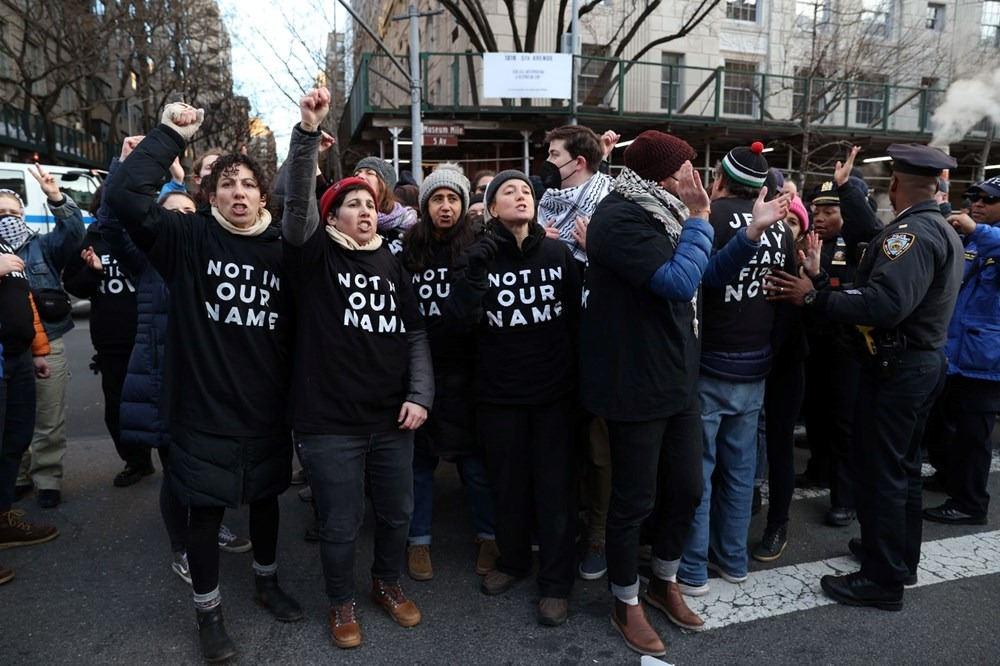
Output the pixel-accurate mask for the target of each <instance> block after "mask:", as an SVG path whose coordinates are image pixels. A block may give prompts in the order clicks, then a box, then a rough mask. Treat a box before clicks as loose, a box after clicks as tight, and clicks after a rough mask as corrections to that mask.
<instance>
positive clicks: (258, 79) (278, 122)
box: [219, 0, 350, 161]
mask: <svg viewBox="0 0 1000 666" xmlns="http://www.w3.org/2000/svg"><path fill="white" fill-rule="evenodd" d="M219 7H220V8H221V10H222V16H223V19H224V20H225V22H226V27H227V28H228V30H229V36H230V39H231V40H232V49H233V79H234V81H235V85H236V92H237V94H240V95H245V96H246V97H248V98H249V99H250V104H251V105H252V107H253V113H256V114H259V115H260V116H261V118H263V120H264V122H265V123H266V124H267V125H268V126H269V127H270V128H271V131H272V132H274V137H275V140H276V141H277V144H278V159H279V161H280V160H281V159H284V155H285V153H286V151H287V149H288V139H289V136H290V135H291V131H292V127H293V126H294V125H295V123H296V122H298V119H299V111H298V99H299V97H301V95H302V88H305V89H309V88H312V87H313V81H314V79H315V76H316V74H317V72H318V71H320V70H321V68H322V54H323V53H324V51H325V49H326V37H327V33H328V32H331V31H333V30H344V29H345V28H346V27H347V25H348V23H347V21H348V20H349V19H350V17H349V15H348V14H347V12H345V11H344V9H343V7H341V6H340V5H339V4H338V3H337V2H336V0H284V1H283V2H280V3H278V2H268V1H266V0H219ZM317 58H319V60H317ZM289 96H290V97H291V99H289Z"/></svg>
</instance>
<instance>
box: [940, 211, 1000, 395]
mask: <svg viewBox="0 0 1000 666" xmlns="http://www.w3.org/2000/svg"><path fill="white" fill-rule="evenodd" d="M995 224H996V223H994V225H995ZM994 225H989V224H977V225H976V229H975V231H973V232H972V233H971V234H969V235H968V236H966V237H965V239H964V241H965V243H964V244H965V273H964V276H963V279H962V288H961V290H960V291H959V292H958V301H957V302H956V303H955V312H954V313H953V314H952V317H951V322H950V323H949V324H948V342H947V344H946V346H945V354H946V355H947V356H948V374H949V375H962V376H963V377H970V378H973V379H985V380H989V381H994V382H995V381H1000V265H998V264H997V261H998V260H1000V228H998V227H997V226H994Z"/></svg>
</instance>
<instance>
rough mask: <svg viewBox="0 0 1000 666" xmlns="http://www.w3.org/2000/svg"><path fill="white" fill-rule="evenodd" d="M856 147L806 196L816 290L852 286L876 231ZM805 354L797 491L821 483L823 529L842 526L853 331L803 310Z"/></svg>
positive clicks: (849, 480) (850, 495) (848, 511)
mask: <svg viewBox="0 0 1000 666" xmlns="http://www.w3.org/2000/svg"><path fill="white" fill-rule="evenodd" d="M859 150H860V149H859V147H858V146H854V147H852V149H851V152H850V153H849V155H848V156H847V159H846V160H845V161H844V162H843V163H841V162H837V167H836V169H835V171H834V176H833V180H830V181H827V182H825V183H823V184H822V185H821V186H820V188H819V191H818V192H817V193H816V195H815V196H814V197H813V200H812V205H813V228H814V229H815V231H816V233H817V234H818V235H819V237H820V240H822V241H823V247H822V251H821V253H820V273H819V274H817V275H814V276H810V277H812V279H813V283H814V284H815V285H816V288H817V289H823V288H830V289H837V290H843V289H848V288H850V287H851V286H852V285H853V283H854V276H855V273H856V271H857V268H858V262H859V261H860V259H861V254H862V251H863V249H864V248H865V247H866V246H867V244H868V243H869V242H870V241H871V239H872V238H874V237H875V235H876V234H878V232H879V231H881V230H882V224H881V222H879V219H878V217H876V215H875V212H874V210H873V209H872V207H871V206H869V204H868V186H867V185H866V184H865V182H864V181H863V180H861V179H860V178H858V177H857V176H853V175H851V174H852V170H853V168H854V160H855V158H856V157H857V154H858V151H859ZM804 315H805V316H804V321H805V323H806V330H807V333H808V336H809V349H810V351H811V353H810V356H809V358H808V360H807V361H806V401H805V417H806V429H807V431H808V433H809V448H810V451H811V456H810V459H809V465H808V467H807V468H806V471H805V473H804V475H803V476H802V478H801V480H800V485H807V486H808V485H815V484H816V482H817V481H824V480H825V481H829V485H830V509H829V510H828V511H827V514H826V519H825V520H826V524H827V525H830V526H832V527H844V526H847V525H849V524H851V522H853V520H854V518H855V516H856V513H855V502H854V488H853V486H854V478H853V472H852V471H851V470H852V465H851V442H852V434H851V433H852V431H853V427H854V411H855V398H856V395H857V394H856V387H857V385H858V377H859V374H860V371H861V369H860V366H859V364H858V362H857V358H856V355H855V354H854V350H853V344H852V338H853V336H852V333H853V331H854V329H853V327H851V326H849V325H845V324H840V323H837V322H832V321H830V320H829V319H828V318H827V317H826V316H825V315H824V314H823V313H821V312H818V311H814V310H812V309H810V311H807V312H805V313H804Z"/></svg>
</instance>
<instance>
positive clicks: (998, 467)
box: [760, 449, 1000, 504]
mask: <svg viewBox="0 0 1000 666" xmlns="http://www.w3.org/2000/svg"><path fill="white" fill-rule="evenodd" d="M993 472H1000V449H994V450H993V460H992V461H991V462H990V473H991V474H992V473H993ZM932 474H934V468H933V467H931V466H930V465H928V464H927V463H924V465H923V467H922V468H921V471H920V475H921V476H922V477H923V478H925V479H926V478H927V477H929V476H931V475H932ZM829 494H830V489H829V488H796V489H795V490H794V491H792V501H793V502H794V501H795V500H803V499H813V498H816V497H826V496H827V495H829ZM760 496H761V500H762V502H763V504H767V503H768V487H767V481H765V482H764V484H763V485H762V486H761V488H760Z"/></svg>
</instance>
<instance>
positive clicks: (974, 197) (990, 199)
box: [969, 194, 1000, 206]
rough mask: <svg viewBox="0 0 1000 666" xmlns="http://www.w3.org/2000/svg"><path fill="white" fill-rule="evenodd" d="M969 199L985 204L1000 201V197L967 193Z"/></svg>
mask: <svg viewBox="0 0 1000 666" xmlns="http://www.w3.org/2000/svg"><path fill="white" fill-rule="evenodd" d="M969 201H970V202H971V203H976V202H977V201H982V202H983V203H984V204H986V205H987V206H992V205H993V204H995V203H1000V197H991V196H987V195H985V194H972V195H969Z"/></svg>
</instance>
